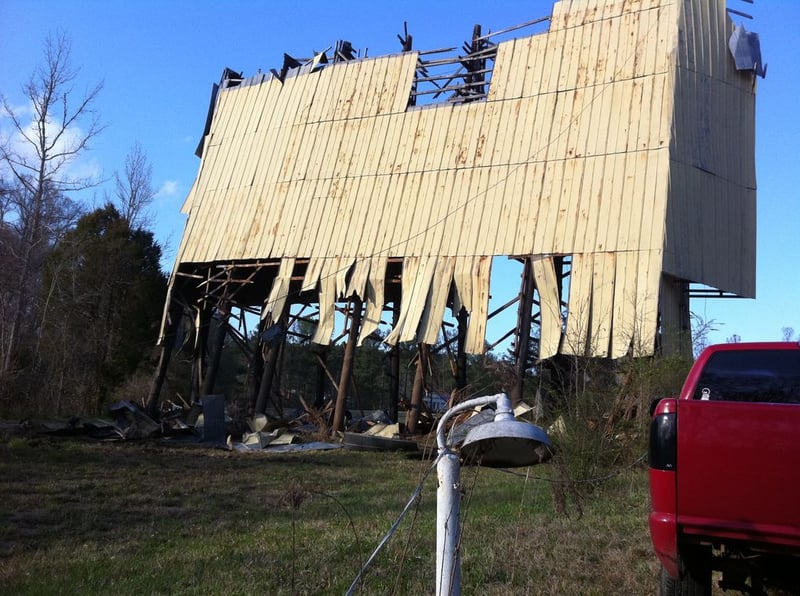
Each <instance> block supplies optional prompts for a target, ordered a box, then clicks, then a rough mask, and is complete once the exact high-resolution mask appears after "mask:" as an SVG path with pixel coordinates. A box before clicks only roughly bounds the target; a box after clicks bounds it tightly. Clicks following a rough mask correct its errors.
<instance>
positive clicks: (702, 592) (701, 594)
mask: <svg viewBox="0 0 800 596" xmlns="http://www.w3.org/2000/svg"><path fill="white" fill-rule="evenodd" d="M682 563H683V564H682V565H681V567H682V570H683V573H682V577H680V578H675V577H672V576H671V575H670V574H669V573H667V571H666V569H664V568H663V567H662V568H661V596H710V595H711V553H710V552H709V550H708V549H707V548H698V549H696V550H695V549H693V550H692V551H690V552H688V553H686V554H685V555H684V556H683V557H682Z"/></svg>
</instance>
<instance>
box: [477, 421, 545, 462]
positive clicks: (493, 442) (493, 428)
mask: <svg viewBox="0 0 800 596" xmlns="http://www.w3.org/2000/svg"><path fill="white" fill-rule="evenodd" d="M551 455H552V451H551V449H550V440H549V439H548V438H547V434H546V433H545V432H544V431H543V430H542V429H541V428H539V427H538V426H536V425H535V424H530V423H528V422H522V421H520V420H494V421H492V422H487V423H485V424H481V425H480V426H476V427H475V428H473V429H472V430H470V431H469V433H468V434H467V437H466V438H465V439H464V443H463V445H462V446H461V457H462V459H463V460H464V463H467V464H472V463H475V464H478V465H481V466H487V467H489V468H519V467H524V466H531V465H534V464H539V463H542V462H544V461H547V460H548V459H550V456H551Z"/></svg>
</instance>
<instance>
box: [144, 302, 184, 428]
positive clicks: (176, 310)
mask: <svg viewBox="0 0 800 596" xmlns="http://www.w3.org/2000/svg"><path fill="white" fill-rule="evenodd" d="M182 317H183V307H182V306H181V305H180V304H178V303H177V302H175V301H173V302H172V304H171V305H170V308H169V312H168V313H167V328H166V329H165V330H164V337H163V338H162V340H161V354H160V355H159V357H158V367H157V368H156V374H155V376H154V377H153V380H152V381H151V383H150V392H149V394H148V396H147V413H148V415H149V416H150V417H151V418H157V417H158V400H159V397H160V395H161V387H162V385H163V384H164V378H165V377H166V375H167V368H168V367H169V361H170V359H171V358H172V351H173V349H174V348H175V336H176V334H177V331H178V325H179V324H180V322H181V318H182Z"/></svg>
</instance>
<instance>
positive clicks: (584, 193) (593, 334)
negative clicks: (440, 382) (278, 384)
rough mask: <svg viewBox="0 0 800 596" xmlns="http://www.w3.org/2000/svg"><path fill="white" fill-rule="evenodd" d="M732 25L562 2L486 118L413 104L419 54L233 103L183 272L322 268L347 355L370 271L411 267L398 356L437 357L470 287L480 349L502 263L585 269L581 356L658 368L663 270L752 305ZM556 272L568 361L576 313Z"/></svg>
mask: <svg viewBox="0 0 800 596" xmlns="http://www.w3.org/2000/svg"><path fill="white" fill-rule="evenodd" d="M724 8H725V3H724V1H723V0H713V1H710V2H708V1H696V2H695V1H689V0H581V1H578V0H572V1H567V0H564V1H562V2H558V3H556V4H555V5H554V8H553V15H552V21H551V27H550V31H549V32H548V33H546V34H540V35H534V36H530V37H524V38H519V39H515V40H512V41H508V42H504V43H501V44H499V47H498V52H497V58H496V61H495V68H494V72H493V76H492V80H491V85H490V87H489V92H488V98H487V100H486V101H484V102H471V103H464V104H441V105H432V106H422V107H416V108H407V100H408V96H409V91H410V89H411V84H412V80H413V76H414V70H415V67H416V63H417V58H418V55H417V54H416V53H407V54H401V55H393V56H386V57H381V58H376V59H367V60H358V61H353V62H348V63H341V64H335V65H329V66H327V67H326V68H324V69H323V70H321V71H318V72H310V70H309V71H308V72H305V73H301V74H297V75H296V76H289V77H287V78H286V80H285V81H284V82H283V83H281V82H280V81H278V80H277V79H274V78H270V79H266V80H264V81H263V82H261V83H260V84H254V85H249V86H243V87H234V88H231V89H226V90H222V91H221V92H220V93H219V100H218V104H217V106H216V110H215V113H214V119H213V122H212V126H211V130H210V133H209V135H208V137H207V138H206V140H205V143H204V154H203V158H202V164H201V167H200V171H199V173H198V177H197V180H196V181H195V184H194V186H193V188H192V190H191V192H190V194H189V197H188V198H187V200H186V203H185V205H184V212H186V213H187V214H188V215H189V219H188V223H187V227H186V232H185V234H184V237H183V239H182V242H181V246H180V248H179V254H178V266H179V265H180V263H204V262H219V261H238V260H250V259H281V260H282V266H281V271H282V272H284V269H285V267H284V262H285V261H286V260H287V259H294V258H302V259H309V264H308V269H307V272H306V279H305V280H304V287H305V288H310V287H313V286H314V285H316V284H317V283H319V288H320V290H319V291H320V304H321V307H320V313H321V314H320V328H322V329H321V330H318V336H317V337H315V341H316V340H319V341H326V338H327V337H329V333H328V328H327V326H326V327H324V328H323V322H325V325H327V324H328V323H327V322H328V321H329V318H328V317H329V316H332V315H331V314H330V312H331V311H330V309H332V304H328V302H329V301H333V300H336V299H337V298H338V297H339V296H340V295H341V294H342V293H344V292H345V290H346V288H345V279H344V274H345V273H346V271H347V270H348V269H349V266H350V264H352V263H353V262H356V263H364V262H367V261H369V262H372V263H373V264H374V263H375V259H376V258H380V259H384V260H383V261H380V263H382V265H378V266H377V269H374V270H375V271H377V270H380V269H381V267H383V269H384V270H385V259H386V258H388V257H402V258H403V259H404V265H403V295H402V300H401V303H402V304H401V313H400V317H399V321H398V324H397V325H396V327H395V328H394V329H393V330H392V332H391V333H390V335H389V339H388V341H390V342H395V341H430V340H431V339H432V338H433V337H434V336H435V334H436V333H438V329H439V322H440V320H441V313H442V312H443V308H444V306H443V304H445V302H446V300H447V296H448V294H449V293H450V289H451V286H453V285H454V287H455V289H456V295H457V296H456V305H457V306H458V305H460V304H463V305H465V306H467V308H468V310H469V311H470V313H471V315H470V323H469V328H468V338H469V343H470V347H469V350H470V351H476V352H480V351H482V350H483V332H484V330H485V325H486V315H487V309H488V285H489V272H490V258H489V257H491V256H492V255H516V256H528V255H538V256H541V257H548V256H549V255H573V261H572V262H573V266H572V279H571V281H570V298H569V316H568V320H567V323H566V337H565V340H564V341H563V344H562V348H561V349H562V351H566V352H568V353H580V354H584V353H590V354H592V355H598V356H603V355H613V356H619V355H622V354H625V353H628V352H629V351H630V350H633V351H634V352H636V353H649V351H651V350H652V345H653V343H654V342H653V341H651V340H653V339H654V336H655V332H656V321H657V310H658V296H659V283H660V276H661V272H662V269H663V270H664V271H666V272H668V273H671V274H672V275H674V276H676V277H679V278H684V279H691V280H694V281H698V282H703V283H707V284H709V285H713V286H715V287H719V288H724V289H726V290H728V291H732V292H736V293H740V294H743V295H752V292H753V287H754V271H755V265H754V255H755V236H754V234H755V227H754V226H755V219H754V205H755V179H754V168H753V164H752V154H753V139H754V134H753V120H754V119H753V112H754V104H753V97H754V95H753V90H752V78H751V77H748V76H747V75H743V74H742V73H737V71H736V70H735V68H734V67H733V64H732V60H731V59H730V57H729V56H728V55H727V53H726V50H725V48H726V45H727V35H728V34H729V30H730V22H729V20H728V19H727V16H726V14H725V10H724ZM731 122H735V125H731ZM720 218H722V220H721V221H723V222H725V224H724V225H722V226H720V225H719V224H720ZM712 223H714V226H712ZM713 227H716V228H717V229H720V230H721V231H720V232H719V233H716V232H709V229H710V228H713ZM665 250H666V252H664V251H665ZM731 255H734V256H735V258H731ZM662 261H663V263H662ZM537 262H538V263H539V265H538V266H537V272H538V274H537V284H541V285H540V286H539V287H538V290H539V294H540V298H542V297H543V298H542V300H543V305H544V306H543V310H544V307H546V308H547V309H549V310H548V314H545V313H544V312H543V313H542V329H541V333H542V343H543V349H544V348H546V350H545V351H544V353H547V354H550V353H552V351H553V350H554V349H555V350H558V349H559V348H558V346H559V343H560V342H559V338H560V335H561V325H562V321H561V316H560V305H558V304H557V301H556V302H554V298H553V289H554V287H555V286H554V283H555V278H554V274H553V275H551V274H550V269H548V267H551V265H552V264H551V265H549V266H548V265H546V263H547V260H546V258H545V260H542V259H539V260H537ZM367 270H368V271H369V272H370V273H367V272H366V271H367ZM372 271H373V268H372V267H367V268H363V266H362V265H360V264H359V265H357V267H356V269H355V272H357V282H353V281H352V280H351V282H350V283H351V288H350V289H349V290H350V291H355V292H357V293H359V295H361V294H362V292H363V293H365V294H367V302H368V315H367V319H368V320H369V321H370V323H369V324H368V325H369V328H373V327H372V325H374V324H376V322H377V320H378V319H379V318H380V308H381V307H382V304H380V305H379V304H377V302H375V303H371V302H370V300H375V301H380V300H382V297H381V295H382V288H378V285H379V284H378V283H377V278H376V277H375V276H373V275H372ZM331 276H332V277H334V278H336V280H338V281H337V282H335V283H334V282H331V281H330V279H329V278H330V277H331ZM282 279H284V278H282V277H281V274H279V276H278V278H277V279H276V281H275V284H274V285H273V288H272V293H271V294H270V298H269V299H268V301H267V309H268V310H269V309H274V308H275V305H276V304H278V303H279V300H278V297H277V294H276V292H277V291H278V290H276V288H277V287H278V286H279V285H280V287H282V288H283V290H284V291H288V288H285V287H284V286H283V285H281V284H283V282H282V281H280V280H282ZM367 279H369V280H370V281H369V282H367V281H366V280H367ZM365 284H367V285H369V287H370V288H371V290H369V291H367V289H366V286H365ZM370 291H371V292H372V294H370ZM323 302H325V304H324V305H323V304H322V303H323ZM365 324H367V323H365ZM362 337H363V336H362ZM648 345H649V346H650V347H649V348H648V347H647V346H648Z"/></svg>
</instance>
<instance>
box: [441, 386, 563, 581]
mask: <svg viewBox="0 0 800 596" xmlns="http://www.w3.org/2000/svg"><path fill="white" fill-rule="evenodd" d="M489 404H496V406H495V416H494V420H493V421H492V422H487V423H484V424H481V425H479V426H476V427H475V428H473V429H472V430H470V431H469V433H467V436H466V438H465V439H464V443H463V444H462V446H461V456H462V457H463V458H464V460H465V461H475V462H477V463H478V464H480V465H484V466H489V467H494V468H512V467H520V466H530V465H533V464H537V463H540V462H542V461H544V460H546V459H548V457H549V455H550V451H549V449H548V447H549V446H550V440H549V439H548V438H547V434H546V433H545V432H544V431H543V430H542V429H541V428H539V427H538V426H536V425H533V424H530V423H527V422H522V421H520V420H516V419H515V418H514V410H513V408H512V407H511V400H509V399H508V396H507V395H506V394H505V393H498V394H497V395H489V396H485V397H476V398H474V399H470V400H467V401H465V402H462V403H460V404H458V405H456V406H453V407H452V408H450V409H449V410H447V412H445V414H444V415H443V416H442V418H441V419H440V420H439V425H438V426H437V429H436V443H437V446H438V449H439V458H438V460H439V461H438V463H437V466H436V473H437V475H438V478H439V486H438V488H437V490H436V596H451V595H452V596H458V595H460V594H461V555H460V552H459V545H458V543H459V539H460V532H461V530H460V523H459V517H460V514H461V461H460V457H459V455H458V454H457V453H456V452H455V451H453V450H452V449H451V448H450V447H449V446H448V445H447V442H446V438H445V428H446V425H447V421H448V420H449V419H450V418H452V417H453V415H455V414H457V413H459V412H463V411H464V410H468V409H471V408H475V407H478V406H486V405H489Z"/></svg>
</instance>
